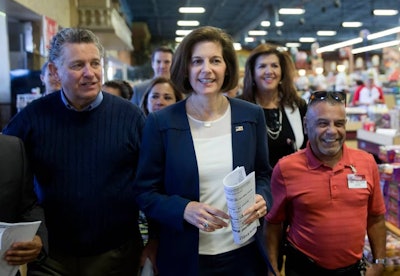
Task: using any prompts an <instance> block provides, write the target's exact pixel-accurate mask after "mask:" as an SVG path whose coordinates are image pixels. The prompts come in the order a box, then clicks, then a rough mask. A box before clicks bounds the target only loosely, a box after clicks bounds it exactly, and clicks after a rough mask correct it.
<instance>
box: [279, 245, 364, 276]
mask: <svg viewBox="0 0 400 276" xmlns="http://www.w3.org/2000/svg"><path fill="white" fill-rule="evenodd" d="M360 264H361V261H357V262H356V263H355V264H352V265H349V266H346V267H341V268H337V269H326V268H323V267H321V266H319V265H318V264H316V263H315V261H314V260H312V259H310V258H309V257H308V256H306V255H305V254H304V253H302V252H300V251H299V250H297V249H296V248H295V247H294V246H293V245H292V244H290V243H289V242H288V243H287V246H286V262H285V269H286V270H292V271H296V272H297V273H298V274H299V275H324V276H337V275H342V276H353V275H357V276H359V275H361V274H360Z"/></svg>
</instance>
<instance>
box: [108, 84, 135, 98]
mask: <svg viewBox="0 0 400 276" xmlns="http://www.w3.org/2000/svg"><path fill="white" fill-rule="evenodd" d="M103 85H104V86H109V87H112V88H115V89H118V90H119V92H120V93H121V97H122V98H124V99H128V100H130V99H131V98H132V95H133V89H132V86H131V85H130V84H129V83H128V82H127V81H124V80H109V81H106V82H105V83H104V84H103Z"/></svg>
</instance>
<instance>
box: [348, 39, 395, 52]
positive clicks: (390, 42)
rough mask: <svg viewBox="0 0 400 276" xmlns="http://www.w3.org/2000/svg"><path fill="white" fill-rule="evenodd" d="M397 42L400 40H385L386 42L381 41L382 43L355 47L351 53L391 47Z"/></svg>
mask: <svg viewBox="0 0 400 276" xmlns="http://www.w3.org/2000/svg"><path fill="white" fill-rule="evenodd" d="M399 44H400V40H393V41H387V42H383V43H378V44H374V45H369V46H365V47H360V48H356V49H353V50H351V53H352V54H359V53H364V52H368V51H372V50H377V49H382V48H385V47H392V46H396V45H399Z"/></svg>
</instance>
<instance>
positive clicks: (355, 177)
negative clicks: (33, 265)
mask: <svg viewBox="0 0 400 276" xmlns="http://www.w3.org/2000/svg"><path fill="white" fill-rule="evenodd" d="M347 186H348V187H349V188H350V189H365V188H367V180H365V175H360V174H348V175H347Z"/></svg>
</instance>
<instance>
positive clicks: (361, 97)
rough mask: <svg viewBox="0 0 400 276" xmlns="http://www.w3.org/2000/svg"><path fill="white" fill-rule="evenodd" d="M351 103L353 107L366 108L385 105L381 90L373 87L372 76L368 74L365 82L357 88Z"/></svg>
mask: <svg viewBox="0 0 400 276" xmlns="http://www.w3.org/2000/svg"><path fill="white" fill-rule="evenodd" d="M352 103H353V105H354V106H368V105H373V104H384V103H385V98H384V96H383V91H382V88H380V87H379V86H377V85H375V81H374V76H373V75H372V74H368V76H367V78H366V80H365V82H364V83H363V84H362V85H360V86H358V87H357V89H356V91H355V92H354V96H353V101H352Z"/></svg>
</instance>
